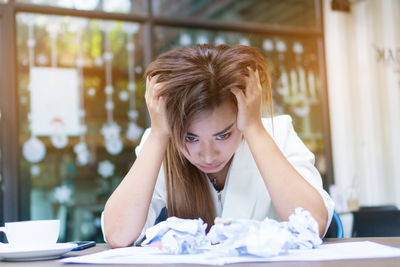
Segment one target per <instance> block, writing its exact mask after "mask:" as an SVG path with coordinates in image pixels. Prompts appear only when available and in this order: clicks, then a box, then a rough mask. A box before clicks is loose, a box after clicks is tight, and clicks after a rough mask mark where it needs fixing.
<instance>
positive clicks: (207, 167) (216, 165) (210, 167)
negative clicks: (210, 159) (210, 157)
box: [199, 164, 221, 171]
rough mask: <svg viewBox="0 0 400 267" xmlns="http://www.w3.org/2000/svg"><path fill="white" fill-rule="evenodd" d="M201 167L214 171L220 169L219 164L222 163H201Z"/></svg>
mask: <svg viewBox="0 0 400 267" xmlns="http://www.w3.org/2000/svg"><path fill="white" fill-rule="evenodd" d="M199 166H200V168H201V169H203V170H205V171H213V170H216V169H218V167H219V166H221V164H215V165H199Z"/></svg>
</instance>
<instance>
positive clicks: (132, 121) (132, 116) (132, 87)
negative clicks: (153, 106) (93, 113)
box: [120, 23, 191, 142]
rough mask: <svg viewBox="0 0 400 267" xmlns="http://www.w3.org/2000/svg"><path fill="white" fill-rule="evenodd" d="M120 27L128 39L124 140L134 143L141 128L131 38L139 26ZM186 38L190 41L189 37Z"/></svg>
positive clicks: (131, 24) (133, 47)
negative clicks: (126, 125) (127, 95)
mask: <svg viewBox="0 0 400 267" xmlns="http://www.w3.org/2000/svg"><path fill="white" fill-rule="evenodd" d="M122 26H123V27H122V30H123V31H124V32H125V33H126V34H127V39H128V42H127V45H126V49H127V51H128V74H129V83H128V90H129V92H130V97H129V111H128V118H129V123H128V129H127V131H126V138H127V139H128V140H130V141H133V142H135V141H137V140H138V139H139V138H140V136H142V133H143V128H141V127H139V126H138V125H137V119H138V117H139V113H138V111H137V110H136V82H135V64H134V59H135V58H134V56H135V55H134V50H135V44H134V42H133V36H134V34H135V33H136V32H137V31H138V29H139V25H138V24H133V23H126V24H123V25H122ZM188 38H189V39H190V37H189V36H188ZM190 42H191V41H190ZM120 98H121V95H120Z"/></svg>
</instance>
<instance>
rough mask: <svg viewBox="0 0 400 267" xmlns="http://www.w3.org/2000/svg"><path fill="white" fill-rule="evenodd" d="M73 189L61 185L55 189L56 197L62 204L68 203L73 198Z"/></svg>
mask: <svg viewBox="0 0 400 267" xmlns="http://www.w3.org/2000/svg"><path fill="white" fill-rule="evenodd" d="M71 196H72V190H71V189H70V188H69V187H68V186H66V185H61V186H58V187H56V188H55V189H54V199H55V200H56V201H57V202H58V203H60V204H66V203H68V202H69V201H70V200H71Z"/></svg>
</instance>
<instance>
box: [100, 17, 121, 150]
mask: <svg viewBox="0 0 400 267" xmlns="http://www.w3.org/2000/svg"><path fill="white" fill-rule="evenodd" d="M113 26H114V23H113V22H109V21H103V22H102V23H101V25H100V27H101V29H102V30H103V31H104V46H105V47H104V50H105V51H104V54H103V58H104V62H105V68H106V71H105V73H106V86H105V88H104V92H105V95H106V103H105V108H106V111H107V122H106V123H105V124H103V127H102V128H101V134H102V135H103V136H104V140H105V148H106V150H107V152H108V153H110V154H111V155H116V154H119V153H120V152H121V151H122V148H123V144H122V140H121V138H120V131H121V127H120V126H119V125H118V124H117V123H115V122H114V119H113V110H114V102H113V94H114V88H113V86H112V60H113V54H112V52H111V49H110V38H109V34H110V32H111V30H112V29H113Z"/></svg>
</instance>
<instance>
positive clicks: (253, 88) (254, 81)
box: [245, 67, 262, 97]
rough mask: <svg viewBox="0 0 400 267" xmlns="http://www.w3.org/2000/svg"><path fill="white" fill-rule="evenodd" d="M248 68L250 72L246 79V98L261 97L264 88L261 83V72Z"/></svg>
mask: <svg viewBox="0 0 400 267" xmlns="http://www.w3.org/2000/svg"><path fill="white" fill-rule="evenodd" d="M247 68H248V70H249V76H248V77H247V79H246V89H245V91H246V92H245V93H246V96H249V97H260V94H261V92H262V86H261V82H260V75H259V72H258V70H255V71H254V70H252V69H251V68H250V67H247Z"/></svg>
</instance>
